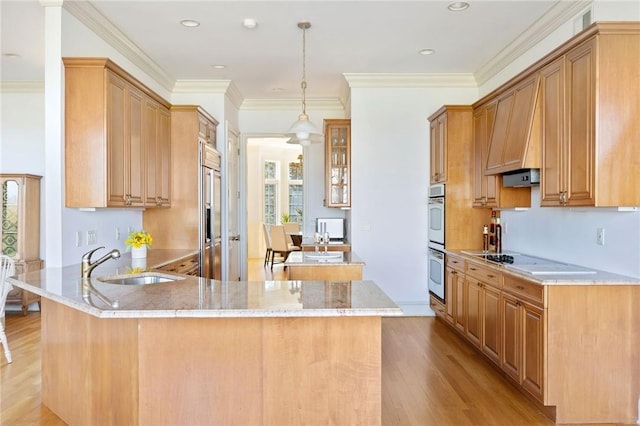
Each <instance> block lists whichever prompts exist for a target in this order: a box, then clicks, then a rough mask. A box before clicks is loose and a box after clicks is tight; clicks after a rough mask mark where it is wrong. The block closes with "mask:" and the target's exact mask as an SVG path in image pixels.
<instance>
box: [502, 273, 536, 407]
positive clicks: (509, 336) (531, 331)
mask: <svg viewBox="0 0 640 426" xmlns="http://www.w3.org/2000/svg"><path fill="white" fill-rule="evenodd" d="M504 282H505V287H504V289H505V290H506V289H515V290H516V291H517V293H515V292H514V293H511V292H508V291H503V292H502V295H501V298H500V300H501V302H500V303H501V305H502V306H501V309H502V315H503V320H502V329H501V331H502V336H503V339H502V354H501V356H500V366H501V368H502V370H503V371H504V372H505V373H507V374H508V375H509V376H511V377H512V378H513V379H514V380H515V381H516V382H517V383H519V384H520V385H521V386H522V388H523V389H525V390H526V391H527V392H529V393H530V394H531V395H532V396H534V397H535V398H536V399H538V400H539V401H543V377H544V356H545V351H544V344H545V342H544V335H545V328H544V326H545V323H544V310H543V306H542V298H541V297H542V292H543V288H542V286H539V285H535V284H532V283H530V282H526V281H523V280H519V279H518V278H515V277H512V276H506V277H505V279H504ZM537 294H539V295H540V300H539V301H538V302H533V301H532V299H536V296H535V295H537ZM528 299H530V300H528Z"/></svg>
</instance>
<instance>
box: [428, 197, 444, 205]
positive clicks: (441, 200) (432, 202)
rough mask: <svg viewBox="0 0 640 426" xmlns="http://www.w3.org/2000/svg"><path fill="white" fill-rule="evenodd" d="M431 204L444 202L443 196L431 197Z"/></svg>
mask: <svg viewBox="0 0 640 426" xmlns="http://www.w3.org/2000/svg"><path fill="white" fill-rule="evenodd" d="M429 204H444V198H443V197H437V198H429Z"/></svg>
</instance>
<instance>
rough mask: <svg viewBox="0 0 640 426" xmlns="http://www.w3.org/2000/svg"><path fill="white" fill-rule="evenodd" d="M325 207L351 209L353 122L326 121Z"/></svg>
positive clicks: (340, 120) (341, 120)
mask: <svg viewBox="0 0 640 426" xmlns="http://www.w3.org/2000/svg"><path fill="white" fill-rule="evenodd" d="M325 206H326V207H340V208H342V207H351V120H343V119H336V120H325Z"/></svg>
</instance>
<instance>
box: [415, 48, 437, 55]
mask: <svg viewBox="0 0 640 426" xmlns="http://www.w3.org/2000/svg"><path fill="white" fill-rule="evenodd" d="M418 53H419V54H421V55H433V54H434V53H436V51H435V50H433V49H422V50H418Z"/></svg>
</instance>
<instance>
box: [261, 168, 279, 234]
mask: <svg viewBox="0 0 640 426" xmlns="http://www.w3.org/2000/svg"><path fill="white" fill-rule="evenodd" d="M263 179H264V206H263V208H264V210H263V211H264V223H266V224H267V225H277V224H278V186H279V181H278V163H277V162H276V161H271V160H267V161H265V162H264V166H263Z"/></svg>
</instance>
